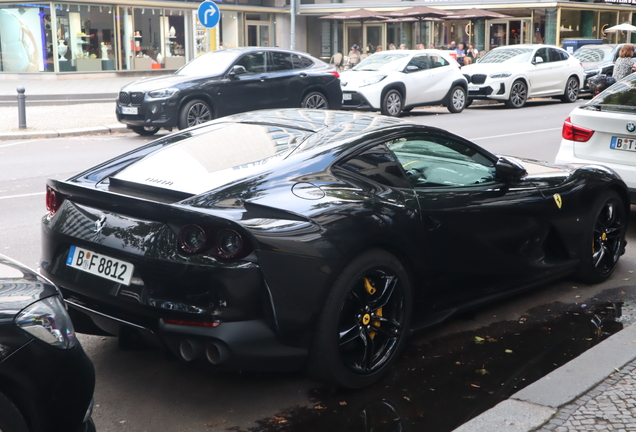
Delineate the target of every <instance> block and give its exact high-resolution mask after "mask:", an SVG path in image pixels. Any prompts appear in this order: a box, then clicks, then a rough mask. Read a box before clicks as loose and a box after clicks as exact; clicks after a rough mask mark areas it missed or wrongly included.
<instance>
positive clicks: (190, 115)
mask: <svg viewBox="0 0 636 432" xmlns="http://www.w3.org/2000/svg"><path fill="white" fill-rule="evenodd" d="M213 119H214V115H213V114H212V109H211V108H210V106H209V105H208V104H207V103H205V102H203V101H202V100H199V99H194V100H191V101H189V102H187V103H186V104H185V105H184V106H183V108H181V111H180V113H179V129H180V130H181V129H185V128H189V127H192V126H196V125H199V124H201V123H205V122H209V121H210V120H213Z"/></svg>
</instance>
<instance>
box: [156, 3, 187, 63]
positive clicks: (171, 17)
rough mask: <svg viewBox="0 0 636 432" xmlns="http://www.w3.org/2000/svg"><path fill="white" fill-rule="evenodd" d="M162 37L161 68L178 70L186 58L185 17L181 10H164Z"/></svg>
mask: <svg viewBox="0 0 636 432" xmlns="http://www.w3.org/2000/svg"><path fill="white" fill-rule="evenodd" d="M163 35H164V46H165V49H164V50H163V63H162V64H163V67H164V68H166V69H178V68H180V67H181V66H183V65H184V64H185V58H186V57H185V55H186V53H185V17H184V13H183V11H182V10H178V9H166V10H165V11H164V16H163ZM160 60H161V58H160ZM159 63H161V62H159Z"/></svg>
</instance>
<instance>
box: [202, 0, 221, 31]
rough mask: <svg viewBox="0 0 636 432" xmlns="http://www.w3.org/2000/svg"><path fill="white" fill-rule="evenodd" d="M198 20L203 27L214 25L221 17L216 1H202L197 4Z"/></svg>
mask: <svg viewBox="0 0 636 432" xmlns="http://www.w3.org/2000/svg"><path fill="white" fill-rule="evenodd" d="M198 14H199V22H200V23H201V24H202V25H203V27H207V28H212V27H215V26H216V25H217V24H218V23H219V20H220V19H221V11H220V10H219V7H218V6H217V5H216V3H213V2H211V1H204V2H203V3H201V4H200V5H199V11H198Z"/></svg>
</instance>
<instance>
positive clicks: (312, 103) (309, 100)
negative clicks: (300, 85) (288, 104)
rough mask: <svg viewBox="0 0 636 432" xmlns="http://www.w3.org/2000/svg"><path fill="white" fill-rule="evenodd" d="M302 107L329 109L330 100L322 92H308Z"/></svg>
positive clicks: (301, 104)
mask: <svg viewBox="0 0 636 432" xmlns="http://www.w3.org/2000/svg"><path fill="white" fill-rule="evenodd" d="M300 107H301V108H308V109H324V110H326V109H329V101H327V98H326V97H325V95H323V94H322V93H320V92H311V93H307V95H305V97H304V98H303V101H302V102H301V103H300Z"/></svg>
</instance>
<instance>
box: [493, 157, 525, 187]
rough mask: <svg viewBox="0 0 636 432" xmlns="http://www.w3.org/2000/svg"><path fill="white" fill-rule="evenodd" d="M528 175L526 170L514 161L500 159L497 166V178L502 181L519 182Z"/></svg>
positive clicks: (504, 158)
mask: <svg viewBox="0 0 636 432" xmlns="http://www.w3.org/2000/svg"><path fill="white" fill-rule="evenodd" d="M526 175H528V172H527V171H526V169H525V168H524V167H523V166H522V165H521V164H520V163H519V162H517V161H515V160H513V159H508V158H506V157H500V158H499V160H497V163H496V164H495V177H497V178H498V179H500V180H508V181H509V180H519V179H521V178H523V177H525V176H526Z"/></svg>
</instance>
